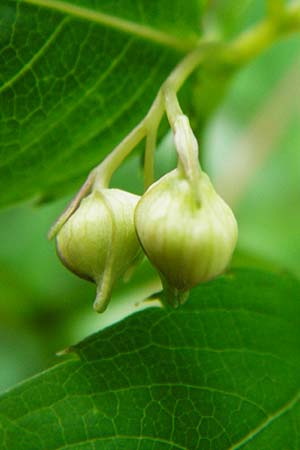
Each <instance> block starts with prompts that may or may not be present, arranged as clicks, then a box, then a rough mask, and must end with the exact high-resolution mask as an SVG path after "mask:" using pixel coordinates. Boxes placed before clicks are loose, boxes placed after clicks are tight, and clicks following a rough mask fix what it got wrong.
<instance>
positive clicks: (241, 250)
mask: <svg viewBox="0 0 300 450" xmlns="http://www.w3.org/2000/svg"><path fill="white" fill-rule="evenodd" d="M246 3H247V2H245V4H246ZM252 3H254V4H255V2H252ZM227 4H228V5H230V2H227ZM237 9H238V8H237ZM230 11H231V9H230V7H229V6H228V11H227V14H229V12H230ZM225 13H226V11H225V12H223V13H222V14H225ZM239 14H240V15H242V14H243V22H241V21H240V20H238V19H239V18H240V17H241V16H238V17H237V18H236V17H233V18H231V20H232V26H231V28H229V29H224V30H222V23H219V22H218V20H216V18H215V23H214V26H215V27H216V29H218V31H219V32H220V33H221V32H222V33H224V34H225V35H229V36H230V35H232V34H235V33H236V32H239V31H240V29H239V28H240V27H242V28H243V27H244V25H245V24H248V23H251V22H252V21H253V22H254V21H255V20H256V19H257V17H259V16H260V14H261V9H260V6H259V3H258V2H256V6H255V7H253V8H252V9H251V8H250V9H248V10H247V8H245V9H244V10H241V11H239ZM226 23H227V24H229V23H231V22H230V21H229V19H228V20H227V22H226ZM237 24H239V26H238V25H237ZM241 24H242V25H241ZM299 55H300V42H299V39H298V38H296V37H291V38H289V39H286V40H285V41H283V42H280V43H277V44H276V45H274V46H273V47H272V48H271V49H269V50H268V51H267V52H265V53H264V54H262V55H261V56H260V57H259V58H257V59H256V60H255V61H253V62H252V63H251V64H250V65H248V66H247V67H246V68H244V69H242V70H241V71H240V72H239V73H237V74H236V75H235V77H234V78H233V79H232V81H231V82H230V84H229V85H228V89H227V91H226V94H225V97H224V98H223V99H221V101H220V106H219V107H218V108H217V109H216V110H215V111H214V112H213V113H212V115H211V116H210V117H209V120H208V122H207V124H206V127H205V128H204V130H203V133H202V134H201V136H198V137H199V140H200V143H201V162H202V165H203V167H204V168H205V170H206V171H207V172H208V174H209V175H210V176H211V178H212V179H213V181H214V183H215V185H216V187H217V190H218V191H219V193H220V194H221V195H222V196H223V197H224V198H225V199H226V200H227V201H228V202H229V203H230V204H231V205H232V207H233V209H234V211H235V213H236V216H237V219H238V222H239V244H238V249H237V252H236V254H235V257H234V260H233V264H234V265H256V266H259V267H266V268H267V269H268V270H269V269H271V270H273V269H274V270H288V271H291V272H293V273H294V274H295V275H296V276H300V266H299V260H300V152H299V148H300V126H299V124H300V120H299V119H300V102H299V98H300V87H299V86H300V66H299V63H300V61H299ZM174 165H175V153H174V149H173V146H172V139H171V137H170V136H169V135H168V136H166V138H165V139H164V140H163V142H162V143H161V145H160V148H159V150H158V152H157V160H156V175H157V176H159V175H161V174H162V173H164V172H166V171H167V170H170V169H171V168H172V167H174ZM133 173H134V174H136V175H135V176H134V177H133V176H132V174H133ZM129 174H130V175H129ZM142 182H143V181H142V172H141V156H140V155H139V154H136V155H135V156H133V157H132V158H131V159H130V160H129V161H126V163H125V164H124V166H123V167H122V168H121V169H120V170H119V172H118V173H117V174H116V176H115V178H114V185H115V186H119V187H121V188H126V189H128V190H131V191H133V192H141V189H142ZM69 199H70V198H69V197H68V198H62V199H60V200H59V201H56V202H53V203H51V204H44V205H36V204H34V202H28V203H26V204H21V205H16V206H15V207H12V208H9V209H5V210H2V211H1V213H0V235H1V247H0V361H1V371H0V391H3V390H5V389H6V388H8V387H9V386H12V385H14V384H15V383H17V382H19V381H21V380H22V379H24V378H26V377H28V376H30V375H32V374H34V373H36V372H37V371H40V370H42V369H43V368H46V367H48V366H49V365H51V364H53V363H55V362H56V361H57V357H56V356H55V353H56V352H57V351H60V350H62V349H64V348H65V347H67V346H68V345H70V344H72V343H74V342H76V341H78V340H80V339H82V338H83V337H85V336H86V335H88V334H91V333H93V332H94V331H96V330H97V329H99V328H101V327H104V326H106V325H107V324H109V323H110V322H111V321H112V320H113V319H112V317H114V320H116V318H119V317H122V316H123V315H126V314H128V313H129V312H130V311H132V309H134V308H135V305H136V303H138V302H140V301H141V300H142V299H143V298H144V297H146V296H147V295H148V294H149V293H151V292H153V291H155V289H157V288H158V286H159V284H158V280H157V277H156V274H155V272H154V271H153V270H152V269H151V267H150V266H149V265H148V264H147V263H144V264H143V265H142V267H140V268H139V269H138V271H137V273H136V274H135V275H134V277H133V279H132V281H131V282H130V283H129V284H123V283H122V282H120V284H119V286H118V288H117V290H116V293H115V295H114V298H113V301H112V303H111V305H110V307H109V310H108V312H107V313H105V314H104V315H103V316H98V315H97V314H96V313H94V312H93V309H92V303H93V299H94V294H95V289H94V286H93V285H92V284H90V283H88V282H86V281H83V280H80V279H78V278H76V277H75V276H74V275H73V274H71V273H69V272H68V271H67V270H66V269H65V268H64V267H63V266H62V264H61V263H60V261H59V260H58V258H57V256H56V253H55V245H54V243H53V242H50V243H49V242H48V241H47V237H46V236H47V232H48V229H49V227H50V226H51V224H52V223H53V222H54V220H55V219H56V217H57V216H58V215H59V214H60V213H61V211H62V210H63V208H64V207H65V206H66V204H67V203H68V201H69Z"/></svg>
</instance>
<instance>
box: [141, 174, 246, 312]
mask: <svg viewBox="0 0 300 450" xmlns="http://www.w3.org/2000/svg"><path fill="white" fill-rule="evenodd" d="M195 187H196V189H197V195H195ZM135 225H136V230H137V234H138V236H139V239H140V242H141V244H142V246H143V248H144V250H145V253H146V254H147V256H148V257H149V259H150V261H151V262H152V263H153V265H154V266H155V267H156V268H157V269H158V271H159V272H160V274H161V276H162V280H163V284H164V287H165V291H166V294H167V296H168V297H169V298H168V301H169V302H171V303H172V304H173V306H177V304H178V303H183V301H185V299H186V298H187V295H188V291H189V289H191V288H192V287H193V286H195V285H197V284H198V283H201V282H204V281H207V280H210V279H212V278H214V277H216V276H217V275H219V274H221V273H222V272H223V271H224V270H225V269H226V267H227V265H228V263H229V261H230V259H231V256H232V253H233V250H234V248H235V245H236V241H237V234H238V228H237V223H236V220H235V218H234V215H233V213H232V211H231V209H230V208H229V206H228V205H227V204H226V203H225V202H224V201H223V200H222V199H221V197H220V196H219V195H218V194H217V193H216V191H215V190H214V188H213V186H212V184H211V182H210V180H209V178H208V176H207V175H206V174H205V173H204V172H199V176H198V177H197V178H196V186H195V185H193V186H191V183H190V182H189V180H187V178H186V177H185V176H184V175H183V174H182V172H181V171H179V170H178V169H175V170H174V171H172V172H170V173H168V174H167V175H165V176H164V177H162V178H161V179H160V180H158V181H157V182H156V183H154V184H153V185H152V186H150V188H149V189H148V190H147V191H146V193H145V194H144V195H143V196H142V198H141V200H140V201H139V202H138V204H137V207H136V210H135Z"/></svg>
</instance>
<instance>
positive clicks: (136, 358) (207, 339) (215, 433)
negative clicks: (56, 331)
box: [0, 270, 300, 450]
mask: <svg viewBox="0 0 300 450" xmlns="http://www.w3.org/2000/svg"><path fill="white" fill-rule="evenodd" d="M299 293H300V290H299V283H298V282H297V281H295V280H294V279H293V278H291V277H289V276H282V275H281V276H278V275H275V274H266V273H263V272H259V271H254V270H239V271H234V272H232V273H229V274H228V275H226V276H223V277H220V278H219V279H217V280H215V281H213V282H211V283H207V284H204V285H202V286H201V287H199V288H197V289H195V290H194V291H193V292H192V294H191V298H190V299H189V301H188V302H187V304H186V305H184V306H183V307H182V308H181V309H179V310H176V311H175V310H170V311H169V310H163V309H160V308H152V309H147V310H145V311H143V312H140V313H138V314H135V315H133V316H131V317H129V318H127V319H126V320H124V321H122V322H120V323H118V324H116V325H114V326H113V327H111V328H107V329H106V330H104V331H102V332H100V333H97V334H95V335H93V336H91V337H90V338H88V339H87V340H85V341H83V342H82V343H80V344H78V345H77V346H75V347H74V348H73V351H74V353H73V357H72V356H71V357H70V359H69V360H66V361H65V362H63V363H61V364H59V365H57V366H55V367H53V368H52V369H50V370H48V371H46V372H44V373H42V374H40V375H38V376H36V377H35V378H32V379H31V380H29V381H27V382H25V383H23V384H21V385H20V386H19V387H17V388H15V389H13V390H12V391H10V392H7V393H6V394H5V395H3V396H2V398H1V400H0V418H1V419H0V423H1V427H0V447H1V449H3V450H12V449H22V450H27V449H28V450H41V449H44V450H50V449H51V450H54V449H57V450H58V449H60V450H62V449H69V450H70V449H73V450H75V449H76V450H83V449H84V450H96V449H97V450H98V449H99V450H100V449H104V448H105V449H106V450H107V449H114V450H119V449H121V448H122V449H130V450H133V449H139V450H141V449H143V450H146V449H147V450H148V449H151V450H167V449H168V450H171V449H174V450H178V449H181V450H186V449H189V450H193V449H201V450H202V449H204V450H205V449H217V450H220V449H222V450H223V449H224V450H225V449H232V450H234V449H240V448H243V449H251V450H254V449H255V450H262V449H263V450H283V449H291V450H295V449H297V448H299V442H300V430H299V421H300V390H299V388H300V386H299V373H300V352H299V342H300V294H299Z"/></svg>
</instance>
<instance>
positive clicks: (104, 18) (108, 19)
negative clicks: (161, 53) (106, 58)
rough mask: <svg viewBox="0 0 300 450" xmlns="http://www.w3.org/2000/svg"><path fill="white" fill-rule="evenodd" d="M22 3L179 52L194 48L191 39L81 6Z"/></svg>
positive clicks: (48, 0)
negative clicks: (181, 37) (101, 26)
mask: <svg viewBox="0 0 300 450" xmlns="http://www.w3.org/2000/svg"><path fill="white" fill-rule="evenodd" d="M23 3H30V4H32V5H36V6H40V7H42V8H48V9H52V10H55V11H59V12H61V13H64V14H67V15H69V16H73V17H77V18H79V19H82V20H87V21H89V22H93V23H98V24H101V25H105V26H107V27H109V28H113V29H115V30H118V31H121V32H123V33H127V34H131V35H134V36H137V37H139V38H141V39H144V40H147V41H150V42H154V43H156V44H160V45H162V46H165V47H171V48H173V49H175V50H177V51H180V52H187V51H189V50H191V49H192V48H194V47H195V45H196V41H195V40H191V39H186V40H184V39H179V38H177V37H176V36H173V35H171V34H168V33H165V32H163V31H160V30H156V29H154V28H152V27H149V26H146V25H141V24H139V23H136V22H132V21H129V20H126V19H122V18H120V17H115V16H112V15H110V14H106V13H103V12H100V11H95V10H92V9H89V8H84V7H82V6H77V5H72V4H71V3H67V2H64V1H60V0H23Z"/></svg>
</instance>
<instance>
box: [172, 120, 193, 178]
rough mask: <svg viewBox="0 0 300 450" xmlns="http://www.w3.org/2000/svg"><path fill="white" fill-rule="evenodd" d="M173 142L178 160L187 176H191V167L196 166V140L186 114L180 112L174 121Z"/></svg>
mask: <svg viewBox="0 0 300 450" xmlns="http://www.w3.org/2000/svg"><path fill="white" fill-rule="evenodd" d="M174 142H175V147H176V150H177V153H178V156H179V160H180V162H181V164H182V165H183V167H184V172H185V173H186V175H187V176H189V177H192V176H193V174H192V173H191V168H192V167H198V166H199V162H198V142H197V139H196V138H195V135H194V133H193V131H192V129H191V126H190V122H189V119H188V117H187V116H185V115H184V114H180V115H179V116H177V118H176V120H175V123H174Z"/></svg>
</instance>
